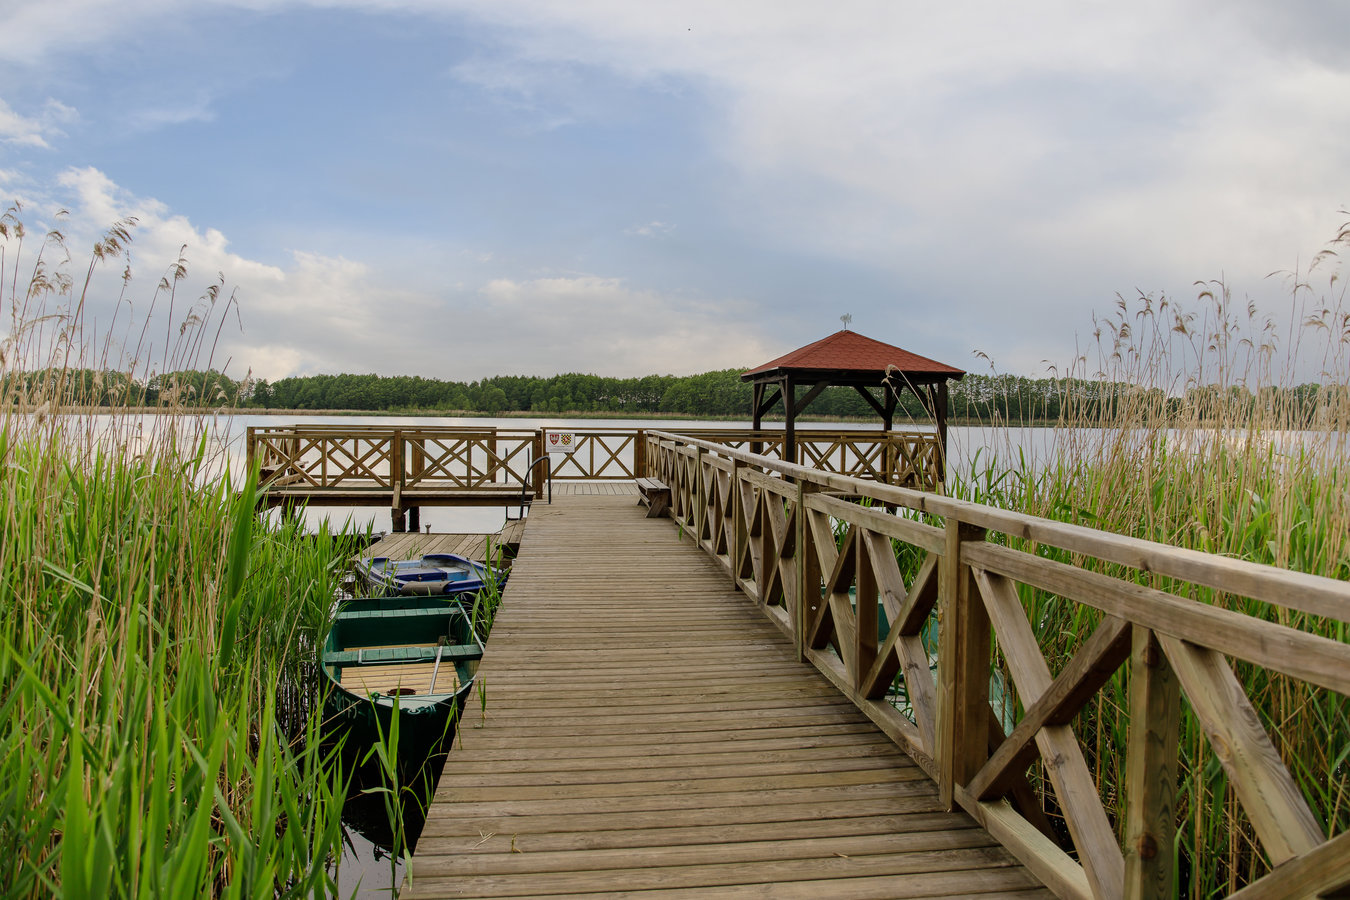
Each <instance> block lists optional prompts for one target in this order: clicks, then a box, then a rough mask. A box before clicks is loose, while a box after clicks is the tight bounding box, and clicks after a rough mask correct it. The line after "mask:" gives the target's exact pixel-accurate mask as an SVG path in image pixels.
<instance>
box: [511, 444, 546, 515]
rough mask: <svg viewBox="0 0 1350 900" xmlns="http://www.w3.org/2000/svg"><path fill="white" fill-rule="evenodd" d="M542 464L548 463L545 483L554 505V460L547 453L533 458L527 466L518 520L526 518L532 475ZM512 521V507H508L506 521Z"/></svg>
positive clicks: (521, 489)
mask: <svg viewBox="0 0 1350 900" xmlns="http://www.w3.org/2000/svg"><path fill="white" fill-rule="evenodd" d="M541 462H542V463H548V465H547V466H546V467H545V468H544V483H545V485H547V488H548V502H549V504H550V505H552V504H553V458H552V457H551V456H549V455H548V454H547V453H545V454H544V455H543V456H536V457H533V458H532V459H531V460H530V461H529V462H528V463H526V464H525V477H524V478H523V479H522V480H521V482H520V515H518V516H515V518H517V519H523V518H525V494H526V493H527V492H528V491H529V489H530V473H531V472H533V471H534V467H535V466H536V465H537V464H539V463H541ZM511 519H512V516H511V510H510V507H508V508H507V510H506V520H507V521H508V522H509V521H511Z"/></svg>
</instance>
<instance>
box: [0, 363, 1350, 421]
mask: <svg viewBox="0 0 1350 900" xmlns="http://www.w3.org/2000/svg"><path fill="white" fill-rule="evenodd" d="M740 374H741V370H740V369H722V370H720V371H715V372H704V373H702V374H699V375H688V376H676V375H646V376H642V377H640V378H609V377H603V376H599V375H585V374H580V373H569V374H565V375H552V376H529V375H503V376H497V377H494V378H484V379H482V380H481V381H470V382H460V381H441V380H438V379H434V378H423V377H421V376H416V375H395V376H381V375H350V374H344V375H304V376H296V377H291V378H282V379H278V380H277V381H275V382H269V381H267V380H264V379H258V380H244V381H236V380H234V379H232V378H230V377H229V376H228V375H225V374H223V373H221V372H218V371H215V370H214V369H212V370H207V371H183V372H172V373H167V374H161V375H156V376H154V377H152V378H150V379H148V380H144V381H141V380H137V379H134V378H132V377H130V376H128V375H126V374H125V373H122V372H117V371H98V370H93V369H60V370H57V369H52V370H42V371H38V372H26V373H15V372H9V373H6V374H5V375H4V376H3V377H2V378H0V396H3V397H7V398H9V399H10V402H11V403H18V402H21V401H22V398H23V397H25V396H28V397H39V396H40V397H44V398H59V402H61V403H63V404H67V405H71V406H96V407H186V408H202V409H219V408H237V409H244V410H248V409H275V410H295V411H319V410H343V411H358V412H367V413H438V414H441V415H460V414H467V415H474V414H478V415H503V414H511V413H541V414H563V413H584V414H591V415H597V414H598V415H617V416H632V417H646V416H662V415H672V416H692V417H700V418H714V419H720V418H732V419H749V418H750V417H751V409H750V404H751V386H750V385H749V384H747V383H745V382H742V381H741V380H740ZM1344 390H1345V388H1344V386H1337V385H1315V384H1305V385H1299V386H1297V387H1293V388H1263V389H1261V390H1260V391H1259V392H1258V393H1255V394H1253V393H1252V392H1250V391H1248V390H1247V389H1246V388H1244V387H1240V386H1230V387H1228V388H1225V389H1220V388H1218V387H1214V386H1204V385H1201V386H1197V387H1193V388H1191V389H1190V390H1188V391H1187V392H1186V393H1185V394H1184V395H1183V396H1180V397H1166V396H1164V395H1163V393H1162V391H1160V390H1158V389H1146V388H1141V387H1139V386H1137V385H1132V384H1128V383H1123V382H1103V381H1091V380H1086V379H1075V378H1028V377H1024V376H1018V375H976V374H968V375H966V376H965V377H964V378H963V379H961V380H960V381H953V382H950V383H949V387H948V392H949V407H948V414H949V416H950V417H951V418H952V419H955V420H968V421H982V422H989V421H1000V422H1004V423H1010V424H1018V423H1025V424H1037V423H1053V422H1055V421H1058V420H1060V419H1061V418H1065V417H1067V418H1070V419H1071V420H1073V421H1075V422H1083V421H1090V420H1092V419H1095V418H1098V417H1107V418H1110V417H1112V416H1113V415H1114V414H1115V413H1116V412H1117V411H1118V410H1119V408H1120V407H1121V406H1122V405H1123V404H1132V405H1134V406H1140V407H1143V406H1147V407H1149V408H1152V409H1156V410H1162V411H1164V412H1165V413H1167V414H1175V415H1182V414H1192V415H1194V414H1195V411H1196V410H1199V411H1201V415H1202V417H1203V418H1211V417H1218V418H1229V417H1230V416H1232V415H1233V414H1234V413H1237V414H1242V413H1245V412H1248V411H1255V410H1257V409H1272V408H1275V407H1280V408H1281V409H1283V410H1284V411H1286V412H1287V413H1290V414H1292V415H1293V416H1294V417H1295V418H1300V419H1302V418H1306V417H1307V416H1310V415H1312V414H1313V413H1314V412H1315V410H1316V409H1317V408H1318V407H1323V406H1327V405H1329V404H1330V403H1332V401H1333V398H1332V397H1330V396H1329V394H1330V392H1344ZM872 393H873V396H874V397H877V398H880V396H881V391H880V389H879V388H874V389H872ZM1338 397H1339V394H1338ZM1339 402H1344V401H1343V399H1341V400H1340V401H1339ZM1342 408H1343V407H1342ZM1220 409H1221V410H1222V413H1221V414H1218V415H1217V416H1210V415H1207V414H1205V413H1204V411H1205V410H1220ZM781 410H782V407H781V404H780V405H779V407H778V414H777V416H776V417H777V418H781ZM806 412H807V413H808V414H809V415H812V416H818V417H821V418H830V419H850V418H858V419H865V420H869V421H870V420H874V419H875V418H876V414H875V412H874V411H873V410H872V408H871V407H870V406H869V405H868V404H867V402H866V401H865V400H864V399H863V398H862V397H861V396H859V395H858V393H857V391H855V390H854V389H852V388H845V387H832V388H829V389H827V390H825V391H824V392H823V393H821V395H820V396H819V397H817V398H816V400H815V401H814V402H812V404H811V405H810V407H808V408H807V410H806ZM769 418H771V419H772V418H775V415H774V414H770V416H769ZM927 418H928V417H927V414H926V413H925V411H924V409H923V407H922V405H921V404H920V403H919V400H918V398H917V397H915V396H914V394H912V393H911V392H909V391H905V392H904V393H903V394H902V395H901V397H900V403H899V407H898V408H897V410H896V421H897V423H903V422H905V421H909V420H912V421H925V420H927Z"/></svg>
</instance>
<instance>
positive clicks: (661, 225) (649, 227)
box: [623, 220, 675, 237]
mask: <svg viewBox="0 0 1350 900" xmlns="http://www.w3.org/2000/svg"><path fill="white" fill-rule="evenodd" d="M674 230H675V226H674V225H671V224H670V223H669V222H662V221H660V220H654V221H651V222H648V223H647V224H646V225H638V226H637V227H636V228H625V229H624V232H623V233H624V234H634V235H637V236H638V237H661V236H662V235H667V234H670V233H671V232H672V231H674Z"/></svg>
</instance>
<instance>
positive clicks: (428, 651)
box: [323, 644, 483, 666]
mask: <svg viewBox="0 0 1350 900" xmlns="http://www.w3.org/2000/svg"><path fill="white" fill-rule="evenodd" d="M437 649H438V648H436V647H367V648H360V649H356V650H329V651H326V652H325V653H324V654H323V663H324V665H327V666H350V665H369V664H376V665H382V664H385V663H407V662H434V661H435V659H436V650H437ZM482 658H483V648H482V647H480V646H478V645H477V644H449V645H447V646H446V647H444V648H441V662H443V663H456V662H469V661H471V660H475V659H482Z"/></svg>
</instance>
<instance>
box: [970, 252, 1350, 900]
mask: <svg viewBox="0 0 1350 900" xmlns="http://www.w3.org/2000/svg"><path fill="white" fill-rule="evenodd" d="M1348 239H1350V229H1346V230H1342V231H1341V233H1340V234H1339V235H1338V236H1337V238H1336V240H1335V241H1334V242H1333V246H1332V247H1331V248H1330V250H1329V251H1328V252H1327V253H1324V254H1320V255H1319V256H1318V257H1317V258H1316V260H1315V263H1316V266H1315V267H1314V269H1313V270H1312V271H1311V272H1302V273H1298V274H1296V275H1291V276H1289V283H1290V287H1291V296H1290V307H1291V309H1292V310H1295V311H1296V313H1295V316H1294V319H1293V324H1292V325H1287V324H1282V323H1280V322H1277V321H1275V320H1274V319H1271V318H1267V317H1263V316H1261V315H1260V314H1259V313H1258V312H1257V310H1256V308H1255V307H1254V306H1253V305H1251V304H1245V305H1244V304H1239V303H1237V302H1235V301H1234V299H1233V297H1232V295H1231V292H1230V290H1229V289H1228V287H1227V286H1225V285H1223V284H1207V285H1203V286H1202V290H1201V291H1200V295H1199V297H1198V298H1197V300H1196V301H1195V302H1194V303H1191V304H1177V303H1174V302H1172V301H1170V300H1168V299H1166V298H1163V299H1154V298H1150V297H1140V298H1138V299H1137V300H1135V301H1132V302H1125V301H1121V302H1120V303H1119V304H1118V306H1117V308H1116V309H1115V310H1114V312H1113V313H1112V314H1111V315H1110V316H1108V317H1106V318H1103V319H1100V320H1098V322H1097V326H1098V327H1097V331H1096V338H1097V341H1096V345H1095V351H1096V352H1095V355H1094V356H1092V357H1089V356H1086V355H1085V356H1083V357H1080V358H1079V359H1078V360H1076V361H1075V362H1074V363H1073V364H1072V365H1071V366H1070V367H1069V369H1070V370H1069V371H1068V372H1067V373H1066V374H1070V375H1074V376H1077V377H1080V378H1092V379H1093V380H1095V382H1096V384H1097V386H1098V390H1096V391H1092V392H1083V391H1081V390H1079V391H1075V392H1073V393H1069V392H1066V395H1065V396H1064V397H1063V398H1062V406H1063V408H1064V409H1065V412H1064V414H1063V415H1062V417H1061V419H1060V421H1059V423H1058V425H1057V426H1056V428H1055V430H1054V432H1053V435H1052V441H1051V448H1052V449H1051V452H1050V454H1049V456H1048V458H1047V459H1046V460H1041V461H1038V462H1036V463H1034V464H1033V463H1032V462H1030V461H1028V460H1027V459H1026V458H1025V457H1024V456H1021V455H1020V454H1019V451H1018V450H1017V449H1016V445H1015V440H1014V439H1013V438H1012V437H1011V436H1010V437H1009V440H1008V442H1007V444H1006V445H1005V446H1004V448H1003V450H1002V453H1001V454H1000V457H1001V458H1000V459H998V460H995V461H993V462H992V464H991V461H990V460H988V459H982V460H978V462H979V464H980V465H979V468H978V469H977V470H976V471H974V472H972V473H968V474H966V476H965V477H964V478H961V477H957V478H954V479H953V481H952V484H951V485H950V487H951V488H952V490H953V492H954V493H956V494H958V495H960V496H964V497H966V498H968V499H973V500H978V501H981V502H986V503H993V504H995V505H1000V506H1005V507H1007V508H1012V509H1020V510H1024V511H1027V512H1030V513H1033V514H1037V515H1041V516H1045V517H1048V518H1054V519H1060V520H1065V521H1070V522H1075V523H1078V524H1082V525H1087V526H1091V527H1094V528H1101V529H1104V530H1108V531H1113V532H1117V533H1122V534H1129V535H1134V536H1137V537H1141V538H1147V539H1150V540H1155V541H1160V542H1162V543H1166V544H1171V545H1174V546H1181V547H1188V548H1193V549H1196V550H1203V551H1206V552H1210V553H1217V554H1222V555H1225V556H1230V557H1234V558H1239V559H1246V560H1251V561H1254V562H1259V563H1264V564H1268V565H1274V566H1279V567H1282V568H1289V569H1295V570H1298V571H1303V572H1310V573H1314V574H1318V575H1323V576H1327V577H1331V578H1338V579H1347V578H1350V311H1347V306H1346V304H1345V302H1344V301H1345V294H1344V286H1343V285H1342V283H1341V281H1340V279H1339V277H1338V274H1339V273H1338V272H1337V271H1335V269H1336V263H1337V259H1338V257H1336V255H1335V252H1334V251H1336V250H1339V249H1341V248H1343V247H1344V246H1345V245H1346V243H1347V242H1348ZM1319 267H1320V268H1319ZM1328 270H1330V271H1328ZM1323 273H1325V281H1324V282H1321V283H1322V284H1323V286H1322V287H1319V288H1318V289H1317V290H1314V288H1313V286H1312V285H1313V282H1312V279H1311V276H1313V275H1317V276H1318V277H1321V276H1322V274H1323ZM1309 380H1311V381H1314V382H1315V383H1316V385H1315V387H1310V386H1307V385H1305V386H1304V387H1302V388H1298V389H1294V388H1293V386H1294V385H1296V384H1300V383H1302V382H1307V381H1309ZM954 474H957V475H960V474H961V473H954ZM1012 542H1013V543H1017V542H1016V541H1012ZM1025 549H1030V550H1034V552H1038V553H1041V554H1043V555H1047V556H1053V557H1056V558H1059V559H1062V560H1063V561H1066V562H1073V563H1074V564H1077V565H1083V566H1087V567H1095V568H1099V569H1103V570H1105V569H1107V567H1105V566H1103V565H1101V564H1099V563H1097V562H1095V561H1093V560H1084V559H1081V558H1072V559H1071V558H1070V556H1069V554H1067V553H1062V552H1058V551H1054V550H1052V549H1049V548H1046V547H1043V546H1039V547H1035V546H1030V545H1027V546H1026V547H1025ZM1111 571H1112V572H1113V573H1114V574H1116V575H1119V576H1123V577H1127V578H1136V579H1139V580H1147V581H1148V582H1149V583H1151V584H1154V586H1157V587H1163V588H1166V589H1169V590H1174V591H1177V592H1178V593H1181V594H1182V595H1184V596H1190V597H1193V598H1194V599H1196V600H1199V601H1201V602H1206V603H1213V604H1218V605H1222V606H1225V607H1228V608H1232V609H1237V610H1240V611H1242V612H1244V613H1246V614H1249V615H1252V616H1255V617H1258V618H1262V619H1267V620H1270V621H1278V622H1281V623H1283V624H1286V625H1291V626H1293V627H1297V628H1302V629H1305V630H1308V631H1311V632H1316V633H1318V634H1321V635H1324V636H1326V637H1330V638H1333V639H1336V640H1340V641H1346V640H1350V634H1347V627H1346V625H1345V623H1344V622H1338V621H1325V620H1321V619H1318V618H1317V617H1314V616H1309V615H1305V614H1302V613H1298V612H1291V611H1289V610H1285V609H1282V608H1276V607H1271V606H1268V605H1266V604H1261V603H1257V602H1255V601H1252V600H1250V599H1247V598H1243V597H1234V596H1228V595H1224V594H1221V593H1218V592H1215V591H1211V590H1207V589H1201V588H1197V587H1195V586H1193V585H1186V584H1177V583H1163V582H1161V581H1159V580H1157V579H1154V578H1153V577H1152V576H1148V575H1145V574H1144V573H1138V572H1129V571H1121V570H1120V569H1119V567H1116V568H1113V569H1111ZM1022 599H1023V602H1024V605H1025V607H1026V609H1027V613H1028V616H1029V617H1030V620H1031V622H1032V624H1033V625H1034V626H1035V628H1036V631H1037V633H1038V635H1039V636H1040V641H1041V647H1042V650H1043V652H1044V653H1045V655H1046V657H1047V659H1048V660H1050V662H1051V666H1052V668H1053V669H1056V670H1057V669H1058V667H1059V666H1060V665H1061V664H1062V663H1063V662H1064V661H1066V660H1067V659H1068V658H1069V657H1070V656H1072V654H1073V653H1074V652H1076V650H1077V649H1078V647H1079V646H1081V644H1082V642H1083V641H1084V640H1086V638H1087V636H1088V635H1090V634H1091V631H1092V629H1093V628H1094V627H1095V626H1096V625H1097V623H1098V621H1099V615H1098V614H1097V613H1096V612H1095V611H1093V610H1091V609H1088V608H1086V607H1083V606H1080V605H1078V604H1075V603H1072V602H1068V601H1066V600H1064V599H1063V598H1060V597H1057V596H1053V595H1050V594H1047V593H1045V592H1041V591H1035V590H1031V589H1029V588H1025V587H1024V588H1023V589H1022ZM1235 671H1236V673H1237V675H1238V677H1239V679H1240V680H1241V682H1242V684H1243V685H1244V687H1245V689H1246V693H1247V696H1248V697H1249V698H1251V700H1252V702H1253V704H1254V705H1255V707H1256V709H1257V710H1258V712H1259V714H1260V716H1261V718H1262V720H1263V722H1264V723H1265V725H1266V727H1267V730H1268V731H1269V732H1270V734H1271V737H1272V739H1273V740H1274V741H1275V743H1276V746H1277V747H1278V748H1279V750H1280V753H1281V755H1282V756H1283V758H1284V760H1285V762H1286V764H1287V765H1288V766H1289V768H1290V770H1291V772H1292V773H1293V775H1294V777H1295V779H1296V780H1297V781H1298V783H1299V785H1300V787H1301V788H1302V790H1303V792H1304V795H1305V796H1306V797H1307V798H1308V801H1309V803H1310V805H1311V807H1312V809H1313V811H1314V813H1315V814H1316V815H1317V817H1318V818H1319V821H1320V822H1321V823H1322V824H1323V826H1324V827H1325V829H1326V832H1327V834H1328V835H1330V834H1335V833H1339V832H1342V831H1345V830H1347V829H1350V699H1347V698H1346V697H1344V696H1341V695H1338V694H1332V693H1330V692H1328V691H1325V690H1322V689H1320V688H1314V687H1311V686H1309V685H1307V684H1304V683H1302V682H1298V681H1295V680H1292V679H1289V678H1285V677H1284V676H1281V675H1277V674H1272V673H1270V672H1267V671H1265V670H1263V669H1259V668H1256V667H1253V666H1249V665H1245V664H1238V665H1236V666H1235ZM1127 688H1128V685H1127V677H1126V673H1125V672H1124V670H1122V671H1121V672H1119V673H1118V674H1117V676H1116V678H1115V679H1114V680H1113V681H1112V682H1111V683H1110V684H1109V685H1107V686H1106V687H1105V688H1104V689H1103V690H1102V691H1101V692H1100V693H1099V694H1098V696H1097V698H1096V700H1095V702H1094V703H1093V704H1091V705H1090V706H1089V708H1088V709H1087V710H1085V711H1084V713H1083V714H1082V715H1080V717H1079V719H1078V721H1077V722H1076V731H1077V733H1078V735H1079V738H1080V740H1081V741H1082V743H1083V745H1084V748H1085V754H1086V756H1087V758H1088V760H1089V762H1090V764H1091V765H1093V766H1094V768H1095V774H1096V777H1097V781H1098V786H1099V789H1100V791H1101V793H1102V796H1103V799H1104V801H1105V802H1106V804H1107V808H1108V811H1109V812H1110V813H1111V814H1112V816H1113V817H1114V818H1115V820H1116V822H1117V827H1118V828H1122V827H1123V824H1122V819H1123V815H1122V813H1123V802H1124V797H1123V794H1122V791H1123V785H1124V764H1125V742H1126V732H1127V730H1128V704H1127V702H1126V697H1127ZM1181 769H1182V774H1181V779H1180V784H1179V786H1178V787H1179V792H1180V794H1179V802H1178V814H1179V820H1178V829H1179V835H1178V847H1177V848H1176V852H1177V854H1178V857H1179V865H1178V867H1177V871H1178V884H1177V891H1178V893H1179V894H1180V895H1184V896H1192V897H1211V896H1222V895H1225V894H1227V893H1230V892H1232V891H1233V890H1236V889H1237V888H1238V887H1240V886H1241V885H1243V884H1246V883H1249V882H1251V881H1252V880H1255V879H1256V878H1259V877H1260V876H1261V875H1262V874H1264V873H1265V872H1267V871H1269V868H1270V862H1269V860H1268V858H1267V857H1266V856H1265V854H1264V852H1263V851H1262V850H1261V848H1260V846H1259V844H1258V842H1257V841H1256V839H1255V836H1254V832H1253V831H1252V828H1251V826H1250V823H1249V822H1248V820H1247V818H1246V816H1245V814H1244V813H1243V811H1242V810H1241V807H1240V805H1239V804H1238V802H1237V799H1236V795H1235V793H1234V792H1233V790H1232V788H1231V786H1230V785H1229V783H1228V779H1227V777H1226V774H1225V772H1224V770H1223V768H1222V766H1221V765H1220V764H1219V761H1218V759H1217V757H1216V756H1215V754H1214V752H1213V750H1212V749H1211V748H1210V747H1209V744H1208V742H1207V740H1206V738H1205V736H1204V734H1203V731H1202V730H1201V729H1200V727H1199V726H1198V724H1197V723H1196V721H1195V719H1194V717H1193V716H1192V714H1191V713H1190V711H1189V709H1188V708H1186V706H1185V704H1184V703H1183V723H1182V737H1181ZM1033 775H1038V773H1033ZM1040 780H1041V782H1042V783H1048V782H1045V780H1044V779H1043V778H1041V779H1040ZM1046 791H1047V794H1046V802H1047V806H1048V807H1049V808H1050V809H1052V810H1053V809H1054V807H1055V801H1054V799H1053V797H1052V796H1051V795H1050V793H1049V789H1048V788H1047V789H1046Z"/></svg>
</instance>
